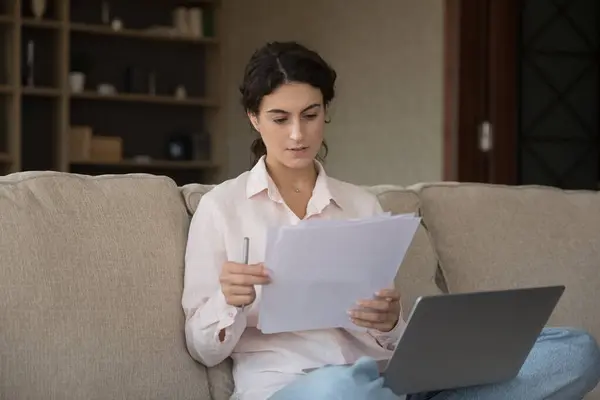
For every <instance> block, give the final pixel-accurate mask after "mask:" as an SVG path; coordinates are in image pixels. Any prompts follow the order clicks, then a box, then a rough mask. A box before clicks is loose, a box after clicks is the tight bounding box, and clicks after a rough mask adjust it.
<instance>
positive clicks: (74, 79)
mask: <svg viewBox="0 0 600 400" xmlns="http://www.w3.org/2000/svg"><path fill="white" fill-rule="evenodd" d="M69 86H70V87H71V93H81V92H83V90H84V89H85V74H84V73H83V72H77V71H73V72H70V73H69Z"/></svg>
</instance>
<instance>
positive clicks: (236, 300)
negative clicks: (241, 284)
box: [227, 295, 254, 307]
mask: <svg viewBox="0 0 600 400" xmlns="http://www.w3.org/2000/svg"><path fill="white" fill-rule="evenodd" d="M227 299H228V300H227V301H228V303H229V304H231V305H232V306H235V307H241V306H245V305H248V304H250V303H252V302H253V301H254V297H253V296H239V295H237V296H236V295H231V296H228V298H227Z"/></svg>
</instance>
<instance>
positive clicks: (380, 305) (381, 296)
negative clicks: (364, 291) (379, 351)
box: [349, 289, 400, 332]
mask: <svg viewBox="0 0 600 400" xmlns="http://www.w3.org/2000/svg"><path fill="white" fill-rule="evenodd" d="M357 304H358V307H356V308H354V309H352V310H350V311H349V314H350V318H351V320H352V322H354V324H355V325H358V326H362V327H364V328H369V329H375V330H378V331H380V332H389V331H391V330H392V329H394V327H395V326H396V324H397V323H398V319H399V318H400V294H399V293H398V291H397V290H395V289H384V290H381V291H379V292H377V293H376V294H375V297H374V298H373V299H370V300H360V301H359V302H358V303H357Z"/></svg>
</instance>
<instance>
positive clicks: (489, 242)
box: [411, 183, 600, 339]
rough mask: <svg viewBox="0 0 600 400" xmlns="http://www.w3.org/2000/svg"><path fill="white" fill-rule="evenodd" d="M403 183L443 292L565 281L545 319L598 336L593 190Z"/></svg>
mask: <svg viewBox="0 0 600 400" xmlns="http://www.w3.org/2000/svg"><path fill="white" fill-rule="evenodd" d="M411 189H413V190H414V191H415V193H418V195H419V198H420V201H421V210H422V214H423V217H424V222H425V225H426V226H427V229H428V231H429V234H430V237H431V239H432V243H433V245H434V247H435V249H436V253H437V255H438V257H439V263H440V267H441V270H442V271H443V274H444V277H445V281H446V284H447V285H448V289H449V290H450V291H451V292H469V291H476V290H493V289H507V288H518V287H528V286H538V285H555V284H559V285H565V286H566V290H565V293H564V295H563V297H562V298H561V300H560V302H559V304H558V306H557V309H556V310H555V313H554V314H553V315H552V317H551V319H550V322H549V324H550V325H555V326H556V325H559V326H572V327H575V328H581V329H586V330H588V331H589V332H590V333H592V334H593V335H594V336H595V337H596V338H598V339H600V318H599V316H600V314H599V313H598V306H599V305H600V193H598V192H586V191H564V190H559V189H555V188H549V187H537V186H521V187H514V186H500V185H486V184H455V183H441V184H424V185H418V186H415V187H413V188H411Z"/></svg>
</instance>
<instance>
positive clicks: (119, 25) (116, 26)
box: [110, 18, 123, 32]
mask: <svg viewBox="0 0 600 400" xmlns="http://www.w3.org/2000/svg"><path fill="white" fill-rule="evenodd" d="M110 26H111V27H112V30H113V31H115V32H118V31H120V30H121V29H123V21H121V20H120V19H119V18H115V19H113V21H112V23H111V24H110Z"/></svg>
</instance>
